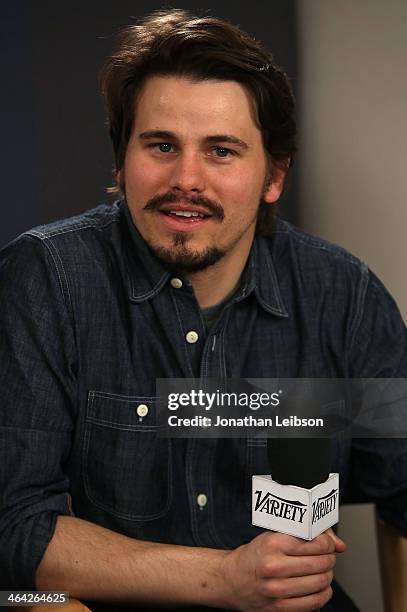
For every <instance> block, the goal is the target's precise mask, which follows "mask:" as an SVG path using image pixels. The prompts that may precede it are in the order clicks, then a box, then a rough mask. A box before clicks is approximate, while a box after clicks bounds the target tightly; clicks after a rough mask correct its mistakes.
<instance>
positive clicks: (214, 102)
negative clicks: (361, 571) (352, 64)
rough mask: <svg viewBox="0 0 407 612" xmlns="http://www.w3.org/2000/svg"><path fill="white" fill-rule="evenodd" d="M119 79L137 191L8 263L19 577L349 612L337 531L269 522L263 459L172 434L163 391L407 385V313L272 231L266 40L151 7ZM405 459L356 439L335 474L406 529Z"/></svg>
mask: <svg viewBox="0 0 407 612" xmlns="http://www.w3.org/2000/svg"><path fill="white" fill-rule="evenodd" d="M102 82H103V90H104V94H105V96H106V102H107V109H108V116H109V123H110V132H111V137H112V141H113V146H114V150H115V156H116V170H117V184H118V187H119V188H120V190H121V193H122V196H123V197H122V200H121V201H120V202H118V203H116V204H115V205H114V206H113V207H106V206H104V207H99V208H97V209H94V210H92V211H89V212H88V213H86V214H84V215H81V216H79V217H76V218H74V219H69V220H66V221H62V222H58V223H55V224H52V225H49V226H45V227H41V228H36V229H33V230H31V231H29V232H27V233H26V234H24V235H23V236H21V237H19V238H18V239H17V240H16V241H15V242H14V243H12V244H10V245H8V247H6V248H5V249H4V250H3V252H2V256H1V264H0V265H1V268H0V270H1V296H0V299H1V303H2V310H1V328H2V333H1V349H0V350H1V363H2V370H1V374H0V376H1V383H2V410H1V425H2V436H3V440H4V444H3V446H2V451H3V455H4V456H3V457H2V463H1V464H2V466H3V468H2V482H1V491H2V505H1V515H0V537H1V542H2V544H1V567H2V572H3V574H2V576H1V588H3V589H6V588H7V589H10V588H15V589H17V588H18V589H33V588H35V587H36V588H38V589H42V590H67V591H69V592H70V594H71V596H73V597H79V598H82V599H86V600H93V601H100V602H112V605H113V607H117V605H119V604H120V603H122V604H127V605H131V604H133V605H134V606H135V607H137V608H140V607H142V606H143V605H146V606H147V607H160V606H167V607H168V606H170V607H175V608H177V607H179V608H182V607H185V606H194V605H195V606H207V607H212V608H221V609H239V610H296V611H301V610H303V611H306V610H315V609H317V608H322V607H324V606H325V605H326V609H327V610H341V611H342V612H343V611H344V610H352V609H355V608H354V607H353V606H352V603H351V602H350V601H349V600H346V598H345V596H344V595H343V594H341V592H340V591H339V590H337V589H336V587H335V597H334V598H333V599H332V600H331V597H332V588H331V581H332V577H333V567H334V563H335V554H336V553H341V552H343V551H344V550H345V544H344V543H343V542H342V541H341V540H340V539H339V538H337V537H336V536H335V535H334V533H333V532H332V531H329V532H326V533H324V534H322V535H320V536H319V537H318V538H316V539H315V540H314V541H312V542H302V541H300V540H298V539H296V538H293V537H291V536H288V535H282V534H275V533H261V530H259V529H257V528H255V527H253V526H251V520H250V511H249V508H250V493H249V490H250V489H249V488H250V477H251V475H252V474H255V473H260V474H261V473H265V470H266V471H267V467H266V462H265V448H264V446H260V445H258V444H257V445H253V444H250V443H249V442H248V441H247V440H240V441H239V440H196V439H188V440H167V439H163V438H160V437H158V435H157V423H156V418H155V417H156V404H157V401H156V397H155V380H156V378H159V377H160V378H182V377H191V378H192V377H194V376H202V377H218V376H221V377H223V378H250V377H256V378H262V377H263V378H268V377H291V378H293V377H316V378H328V377H375V376H377V377H380V376H382V377H384V376H387V377H404V376H405V375H406V371H407V367H406V366H407V360H406V333H405V328H404V325H403V323H402V320H401V318H400V315H399V313H398V311H397V308H396V306H395V304H394V302H393V300H392V299H391V297H390V296H389V295H388V294H387V292H386V291H385V289H384V288H383V286H382V285H381V284H380V282H379V281H378V280H377V279H376V278H375V277H374V275H373V274H372V273H371V272H370V271H369V270H368V269H367V268H366V267H365V266H364V265H363V264H362V263H360V262H359V261H358V260H356V259H355V258H353V257H352V256H351V255H349V254H348V253H346V252H345V251H343V250H342V249H340V248H338V247H335V246H333V245H330V244H327V243H326V242H323V241H321V240H318V239H316V238H313V237H311V236H308V235H305V234H303V233H302V232H300V231H299V230H297V229H295V228H293V227H292V226H290V225H289V224H287V223H284V222H282V221H279V220H277V219H274V215H273V205H274V204H275V202H277V200H278V198H279V196H280V194H281V192H282V189H283V186H284V180H285V176H286V173H287V171H288V168H289V167H290V165H291V161H292V159H293V155H294V153H295V123H294V119H293V109H294V105H293V98H292V94H291V91H290V88H289V85H288V82H287V79H286V77H285V75H284V74H283V72H282V71H281V70H280V69H279V68H278V67H277V66H275V64H274V63H273V60H272V58H271V56H270V54H269V53H268V52H266V51H265V50H264V49H263V48H262V47H261V45H260V44H259V43H257V42H255V41H253V40H252V39H250V38H249V37H248V36H247V35H246V34H244V33H243V32H241V31H240V30H238V29H237V28H235V27H233V26H231V25H229V24H227V23H225V22H222V21H219V20H216V19H212V18H204V19H196V18H194V17H192V16H190V15H189V14H188V13H186V12H184V11H172V12H170V13H165V12H164V13H156V14H153V15H152V16H150V17H149V18H147V19H146V20H144V21H143V22H141V23H140V24H139V25H137V26H134V27H132V28H130V29H129V30H128V31H126V32H125V33H124V35H123V36H122V38H121V41H120V44H119V47H118V49H117V50H116V52H115V53H114V54H113V55H112V57H111V58H110V59H109V60H108V61H107V63H106V66H105V68H104V72H103V77H102ZM405 449H406V446H405V444H404V443H403V442H400V443H397V444H396V443H394V442H392V444H388V443H387V442H386V441H382V442H380V441H379V442H377V441H374V442H373V441H371V440H361V441H360V440H359V441H356V440H355V441H353V443H352V444H351V441H350V440H345V439H338V440H336V457H335V462H334V465H333V466H332V467H333V469H334V470H335V471H339V472H340V473H341V478H342V482H343V491H344V492H349V494H350V492H351V493H352V494H353V495H354V496H358V497H364V498H368V499H373V500H375V501H378V502H379V503H380V509H381V512H382V515H383V517H384V518H385V519H386V520H387V521H389V522H391V523H392V524H394V525H396V526H397V527H399V528H401V529H404V531H407V516H406V511H405V506H406V503H405V502H406V499H407V479H406V478H405V475H406V473H407V464H406V457H407V454H406V452H405ZM396 463H397V469H396V467H395V466H396ZM6 544H7V546H6ZM328 602H329V603H328Z"/></svg>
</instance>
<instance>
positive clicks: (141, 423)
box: [82, 391, 172, 521]
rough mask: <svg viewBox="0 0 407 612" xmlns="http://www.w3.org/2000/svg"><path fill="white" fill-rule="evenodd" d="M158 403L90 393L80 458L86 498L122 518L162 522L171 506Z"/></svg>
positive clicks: (168, 461) (168, 453)
mask: <svg viewBox="0 0 407 612" xmlns="http://www.w3.org/2000/svg"><path fill="white" fill-rule="evenodd" d="M156 403H157V402H156V399H155V398H151V397H137V396H123V395H115V394H111V393H103V392H100V391H90V392H89V394H88V402H87V411H86V423H85V432H84V442H83V455H82V462H83V477H84V485H85V491H86V495H87V496H88V498H89V500H90V501H91V502H92V503H93V504H94V505H95V506H97V507H99V508H101V509H103V510H105V511H107V512H109V513H111V514H112V515H115V516H118V517H120V518H122V519H128V520H132V521H149V520H154V519H158V518H160V517H162V516H163V515H164V514H166V512H167V511H168V509H169V507H170V504H171V497H172V487H171V482H172V474H171V470H172V462H171V443H170V442H171V441H170V440H168V439H165V438H160V437H159V436H158V426H157V425H156V409H157V405H156Z"/></svg>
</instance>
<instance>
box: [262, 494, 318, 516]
mask: <svg viewBox="0 0 407 612" xmlns="http://www.w3.org/2000/svg"><path fill="white" fill-rule="evenodd" d="M255 495H256V496H257V499H256V504H255V507H254V510H255V512H256V511H257V512H265V513H266V514H270V515H272V516H277V517H279V518H284V519H287V520H288V521H294V522H296V523H302V522H303V519H304V516H305V513H306V512H307V506H306V504H303V503H302V502H300V501H298V500H297V501H293V500H291V499H284V498H283V497H278V496H277V495H273V493H270V492H266V493H264V494H263V491H255Z"/></svg>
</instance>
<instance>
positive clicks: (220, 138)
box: [139, 130, 250, 150]
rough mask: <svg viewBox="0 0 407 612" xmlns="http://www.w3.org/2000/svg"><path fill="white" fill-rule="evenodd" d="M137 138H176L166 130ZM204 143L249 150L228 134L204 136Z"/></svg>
mask: <svg viewBox="0 0 407 612" xmlns="http://www.w3.org/2000/svg"><path fill="white" fill-rule="evenodd" d="M139 138H140V139H141V140H149V139H150V138H151V139H152V138H162V139H170V140H176V139H177V136H176V134H174V132H168V131H166V130H147V131H145V132H141V133H140V134H139ZM204 142H205V143H207V144H216V143H220V142H227V143H230V144H234V145H236V146H238V147H240V148H241V149H244V150H247V149H249V148H250V147H249V145H248V144H247V142H245V141H244V140H241V139H240V138H236V136H232V135H230V134H213V135H211V136H206V137H205V138H204Z"/></svg>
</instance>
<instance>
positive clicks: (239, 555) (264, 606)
mask: <svg viewBox="0 0 407 612" xmlns="http://www.w3.org/2000/svg"><path fill="white" fill-rule="evenodd" d="M345 550H346V544H345V543H344V542H343V541H342V540H341V539H340V538H338V537H337V536H336V535H335V534H334V532H333V531H332V530H331V529H328V530H327V531H326V532H325V533H322V534H321V535H319V536H318V537H317V538H315V539H314V540H312V541H310V542H307V541H303V540H300V539H298V538H295V537H293V536H289V535H284V534H281V533H270V532H267V533H262V534H261V535H259V536H257V537H256V538H254V540H252V541H251V542H250V543H249V544H245V545H243V546H240V547H239V548H236V549H235V550H233V551H231V552H230V554H229V555H227V556H226V557H225V560H224V566H223V569H224V576H225V580H226V583H227V585H228V586H229V589H230V592H231V597H230V604H231V607H232V608H233V609H237V610H244V611H245V612H277V611H280V610H284V611H292V612H309V611H311V610H317V609H319V608H322V606H324V605H325V604H326V603H327V602H328V601H329V600H330V599H331V597H332V589H331V586H330V585H331V582H332V578H333V567H334V565H335V561H336V555H335V553H339V552H344V551H345Z"/></svg>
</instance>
